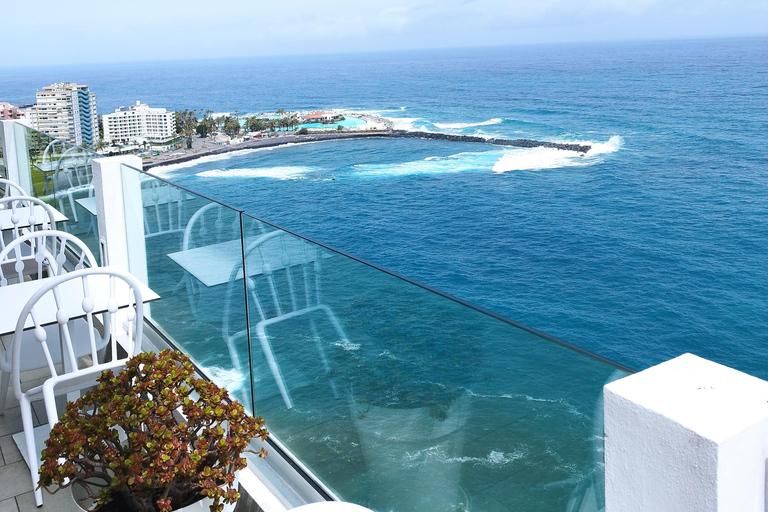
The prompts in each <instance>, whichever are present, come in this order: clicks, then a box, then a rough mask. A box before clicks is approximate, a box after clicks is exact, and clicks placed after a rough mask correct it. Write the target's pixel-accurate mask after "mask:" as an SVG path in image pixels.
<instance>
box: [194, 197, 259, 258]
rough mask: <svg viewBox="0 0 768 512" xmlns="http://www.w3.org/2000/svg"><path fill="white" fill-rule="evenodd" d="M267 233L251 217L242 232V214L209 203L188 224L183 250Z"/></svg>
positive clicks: (247, 219) (245, 221) (245, 220)
mask: <svg viewBox="0 0 768 512" xmlns="http://www.w3.org/2000/svg"><path fill="white" fill-rule="evenodd" d="M267 232H268V230H267V227H266V225H265V224H264V223H262V222H259V221H257V220H256V219H252V218H250V217H245V218H244V219H243V229H242V231H241V229H240V214H239V213H238V212H237V211H235V210H231V209H229V208H226V207H224V206H222V205H220V204H217V203H209V204H207V205H205V206H203V207H202V208H200V209H199V210H197V211H196V212H195V213H194V215H192V217H191V218H190V219H189V222H187V227H186V229H185V230H184V239H183V240H182V243H181V248H182V250H184V251H186V250H188V249H194V248H195V247H202V246H204V245H213V244H217V243H221V242H226V241H228V240H239V239H240V237H241V236H243V237H245V238H246V239H247V238H252V237H255V236H260V235H263V234H266V233H267Z"/></svg>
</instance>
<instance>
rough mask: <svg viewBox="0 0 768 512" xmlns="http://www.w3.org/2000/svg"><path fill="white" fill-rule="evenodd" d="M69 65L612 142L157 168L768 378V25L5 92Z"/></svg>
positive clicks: (476, 282)
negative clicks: (698, 37)
mask: <svg viewBox="0 0 768 512" xmlns="http://www.w3.org/2000/svg"><path fill="white" fill-rule="evenodd" d="M54 81H79V82H80V83H86V84H88V85H89V86H90V87H91V90H92V91H94V92H95V93H96V95H97V99H98V105H99V111H100V113H107V112H109V111H112V110H113V109H115V108H117V107H118V106H120V105H127V104H130V103H132V102H135V101H136V100H141V101H142V102H145V103H149V104H150V105H151V106H162V107H167V108H169V109H183V108H190V109H197V108H205V109H211V110H214V111H216V112H229V111H233V110H235V109H238V110H240V111H241V112H260V111H268V110H275V109H277V108H285V109H304V108H330V107H334V108H347V109H359V110H366V111H375V112H377V113H379V114H381V115H383V116H387V117H391V118H393V119H395V121H396V123H397V125H398V126H399V127H404V128H415V129H426V130H432V131H443V132H447V133H463V134H480V135H489V136H491V135H492V136H501V137H509V138H518V137H526V138H534V139H541V140H553V141H569V142H571V141H579V142H590V143H593V144H595V145H596V146H595V150H593V151H592V152H591V153H590V154H588V155H587V156H586V157H580V156H578V155H575V154H570V153H567V152H563V151H558V150H543V149H504V148H500V147H495V146H489V145H483V144H468V143H451V142H441V141H426V140H402V139H401V140H396V139H375V140H355V141H344V142H332V143H318V144H307V145H297V146H291V147H281V148H279V149H272V150H265V151H255V152H246V153H236V154H231V155H229V156H227V157H223V158H221V157H219V158H214V159H205V160H203V161H202V162H200V163H197V164H195V165H190V164H185V165H179V166H174V167H171V168H169V169H164V170H159V171H158V172H160V173H161V175H162V176H164V177H167V178H171V179H172V180H174V181H177V182H179V183H183V184H184V185H186V186H189V187H191V188H193V189H195V190H199V191H201V192H203V193H205V194H208V195H210V196H213V197H217V198H221V199H223V200H224V201H225V202H227V203H230V204H233V205H235V206H238V207H241V208H243V209H245V210H247V211H248V212H250V213H252V214H253V215H255V216H258V217H260V218H263V219H265V220H268V221H270V222H274V223H276V224H278V225H281V226H283V227H285V228H288V229H291V230H294V231H296V232H299V233H301V234H304V235H307V236H309V237H311V238H313V239H316V240H318V241H321V242H323V243H326V244H328V245H330V246H332V247H336V248H338V249H341V250H343V251H346V252H348V253H351V254H353V255H356V256H358V257H361V258H363V259H365V260H369V261H371V262H374V263H376V264H378V265H381V266H384V267H387V268H390V269H393V270H395V271H397V272H399V273H401V274H403V275H405V276H408V277H410V278H413V279H415V280H418V281H421V282H424V283H426V284H428V285H431V286H433V287H436V288H439V289H441V290H444V291H446V292H448V293H451V294H453V295H456V296H458V297H461V298H463V299H466V300H468V301H470V302H473V303H476V304H478V305H481V306H484V307H486V308H488V309H491V310H493V311H495V312H497V313H500V314H502V315H505V316H507V317H509V318H511V319H514V320H517V321H519V322H522V323H524V324H527V325H529V326H532V327H534V328H536V329H539V330H542V331H545V332H547V333H549V334H552V335H554V336H557V337H559V338H562V339H564V340H566V341H568V342H571V343H574V344H576V345H579V346H581V347H584V348H586V349H589V350H591V351H594V352H596V353H598V354H600V355H603V356H606V357H609V358H612V359H614V360H616V361H618V362H621V363H624V364H626V365H629V366H631V367H634V368H637V369H642V368H645V367H648V366H650V365H653V364H655V363H658V362H661V361H663V360H665V359H668V358H670V357H673V356H676V355H678V354H681V353H683V352H688V351H690V352H694V353H696V354H699V355H701V356H704V357H708V358H711V359H714V360H716V361H719V362H722V363H725V364H728V365H731V366H734V367H736V368H739V369H742V370H745V371H748V372H750V373H753V374H755V375H758V376H761V377H763V378H768V363H766V361H768V149H767V147H768V145H766V141H767V140H768V139H767V138H766V133H768V39H764V38H763V39H739V40H710V41H675V42H643V43H614V44H608V43H603V44H579V45H552V46H518V47H508V48H486V49H463V50H441V51H414V52H400V53H375V54H354V55H336V56H319V57H318V56H314V57H280V58H261V59H253V60H217V61H185V62H162V63H149V64H147V63H143V64H120V65H110V66H98V67H97V66H94V67H61V68H45V69H36V68H14V69H2V68H0V100H4V101H10V102H12V103H32V102H33V101H34V91H35V90H36V89H38V88H41V87H43V86H45V85H48V84H50V83H52V82H54Z"/></svg>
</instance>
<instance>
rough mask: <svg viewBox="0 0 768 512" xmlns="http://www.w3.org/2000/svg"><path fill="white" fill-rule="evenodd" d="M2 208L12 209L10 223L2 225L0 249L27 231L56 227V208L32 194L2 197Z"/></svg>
mask: <svg viewBox="0 0 768 512" xmlns="http://www.w3.org/2000/svg"><path fill="white" fill-rule="evenodd" d="M0 210H10V211H11V217H10V219H9V220H10V224H9V225H3V226H0V228H2V231H3V233H2V236H0V250H2V249H5V246H6V245H7V244H8V243H9V242H11V241H12V240H15V239H17V238H18V237H20V236H21V235H23V234H24V233H26V232H33V231H36V230H45V229H56V221H55V210H54V209H53V207H52V206H51V205H49V204H48V203H46V202H44V201H42V200H41V199H38V198H36V197H30V196H11V197H4V198H2V199H0Z"/></svg>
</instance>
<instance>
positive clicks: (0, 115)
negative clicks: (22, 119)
mask: <svg viewBox="0 0 768 512" xmlns="http://www.w3.org/2000/svg"><path fill="white" fill-rule="evenodd" d="M18 118H19V107H17V106H16V105H11V104H10V103H8V102H0V119H18Z"/></svg>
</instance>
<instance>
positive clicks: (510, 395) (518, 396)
mask: <svg viewBox="0 0 768 512" xmlns="http://www.w3.org/2000/svg"><path fill="white" fill-rule="evenodd" d="M464 390H465V391H466V392H467V394H468V395H469V396H472V397H475V398H490V399H497V398H506V399H512V400H519V399H523V400H527V401H529V402H545V403H550V404H556V405H561V406H562V407H563V408H564V409H565V410H566V411H568V412H569V413H570V414H573V415H574V416H583V417H587V416H586V414H584V413H583V412H581V411H580V410H578V409H577V408H576V407H575V406H574V405H573V404H571V403H570V402H568V401H567V400H566V399H564V398H541V397H535V396H531V395H526V394H522V393H502V394H494V395H488V394H482V393H475V392H474V391H472V390H471V389H466V388H465V389H464Z"/></svg>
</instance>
